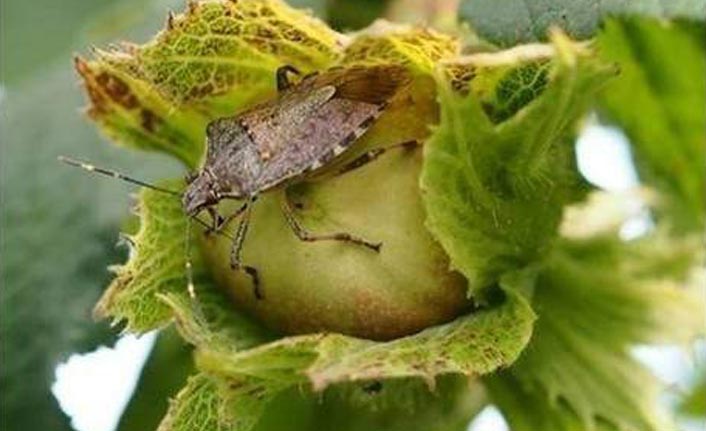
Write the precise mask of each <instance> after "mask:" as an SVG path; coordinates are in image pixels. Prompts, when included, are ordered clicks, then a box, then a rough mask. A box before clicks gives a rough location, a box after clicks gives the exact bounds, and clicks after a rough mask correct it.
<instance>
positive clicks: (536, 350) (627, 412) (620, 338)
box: [490, 234, 704, 431]
mask: <svg viewBox="0 0 706 431" xmlns="http://www.w3.org/2000/svg"><path fill="white" fill-rule="evenodd" d="M698 247H699V246H698V243H697V242H694V243H693V244H684V243H683V242H668V237H666V236H662V235H657V234H655V236H654V237H648V238H645V239H641V240H639V241H637V242H632V243H623V242H621V241H620V240H619V239H617V238H616V237H610V236H598V237H594V238H589V239H574V240H563V241H562V242H561V243H560V244H559V245H558V247H557V249H556V250H555V252H554V253H553V254H552V256H551V257H550V258H549V260H548V262H547V264H546V267H545V268H544V269H543V270H542V271H540V274H539V276H538V279H537V283H536V286H535V290H534V296H533V300H532V304H533V308H534V309H535V310H537V313H538V314H539V316H540V317H539V319H538V322H537V325H536V328H535V332H534V334H533V337H532V340H531V342H530V344H529V345H528V347H527V349H526V350H525V351H524V352H523V354H522V356H521V357H520V359H519V360H518V361H517V362H516V363H515V364H513V366H512V367H511V368H510V369H509V370H508V371H507V373H508V375H509V376H510V377H507V379H510V380H509V381H516V382H517V383H519V384H521V387H522V388H523V390H524V391H526V392H527V393H529V398H530V399H533V400H536V401H535V402H536V403H540V404H546V405H550V406H554V407H553V408H554V409H556V408H557V406H559V405H560V406H563V407H562V408H561V409H564V407H566V408H568V409H570V411H572V412H574V414H575V415H576V417H577V418H578V419H579V421H578V422H576V421H575V420H573V419H572V420H570V421H568V422H566V423H565V424H564V425H562V426H563V428H560V427H559V426H558V425H556V426H555V427H554V428H551V429H555V430H563V429H582V428H581V427H583V428H585V429H593V428H594V427H595V426H596V425H597V424H598V423H599V422H601V421H603V422H607V423H608V424H610V425H612V426H614V427H615V428H618V429H621V430H641V431H648V430H655V431H662V430H665V429H671V425H670V424H669V421H668V420H667V419H666V417H664V416H663V415H662V413H664V412H662V410H661V408H660V407H659V403H658V399H657V398H658V395H659V390H660V386H659V384H658V383H657V380H656V378H655V377H653V376H652V375H651V374H650V373H649V372H648V371H647V370H646V369H645V368H644V367H643V366H642V365H640V364H639V363H638V362H637V361H636V360H635V359H634V358H633V357H632V356H631V354H630V348H631V347H633V346H636V345H639V344H649V343H660V342H662V343H665V342H671V343H675V342H676V343H682V344H686V343H688V342H689V341H690V340H691V339H693V338H694V337H695V336H696V335H697V334H698V333H700V332H703V327H702V326H703V323H702V318H703V314H704V306H703V302H702V301H701V300H700V299H699V296H700V295H702V291H700V288H696V287H697V286H692V287H691V288H685V285H686V286H688V283H689V281H690V278H689V271H688V270H689V269H691V268H693V267H694V266H693V265H694V264H696V261H694V255H695V254H696V253H697V252H696V250H698ZM684 261H687V262H689V264H687V265H685V264H684ZM501 380H506V378H504V377H503V378H501ZM500 386H501V389H500V391H499V392H498V393H497V394H496V393H494V387H495V384H494V382H493V380H492V379H491V382H490V389H491V396H492V397H496V396H497V399H495V401H496V402H498V403H499V404H500V407H501V409H503V411H504V412H505V413H506V414H507V416H508V417H509V418H510V422H511V425H512V426H513V429H518V430H533V429H540V428H537V427H538V426H539V424H545V425H546V423H547V422H546V421H560V422H561V421H563V420H560V418H561V417H563V416H564V414H562V413H557V412H554V413H546V414H544V412H542V411H539V410H538V411H537V412H533V409H532V407H531V406H532V404H528V405H521V404H518V403H517V402H516V400H515V401H513V400H512V396H511V394H510V395H508V394H507V393H506V392H507V389H502V386H503V384H502V382H501V385H500ZM506 402H507V403H506ZM555 413H556V416H557V417H554V416H555ZM515 419H516V421H517V423H514V422H515ZM577 423H578V424H579V425H580V427H579V425H577ZM543 426H544V425H543ZM541 429H544V428H541Z"/></svg>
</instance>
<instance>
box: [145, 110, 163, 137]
mask: <svg viewBox="0 0 706 431" xmlns="http://www.w3.org/2000/svg"><path fill="white" fill-rule="evenodd" d="M161 122H162V119H161V118H159V117H158V116H157V115H155V113H154V112H152V111H150V110H149V109H147V108H142V109H141V110H140V125H141V126H142V128H143V129H145V130H146V131H148V132H150V133H152V132H154V130H155V129H156V127H157V125H158V124H159V123H161Z"/></svg>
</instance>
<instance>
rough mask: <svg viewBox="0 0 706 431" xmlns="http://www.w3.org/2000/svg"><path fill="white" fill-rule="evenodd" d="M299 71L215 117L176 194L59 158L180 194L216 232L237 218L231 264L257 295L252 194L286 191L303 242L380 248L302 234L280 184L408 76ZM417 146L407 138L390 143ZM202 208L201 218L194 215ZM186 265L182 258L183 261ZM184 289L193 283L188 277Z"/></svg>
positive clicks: (381, 104)
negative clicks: (267, 93)
mask: <svg viewBox="0 0 706 431" xmlns="http://www.w3.org/2000/svg"><path fill="white" fill-rule="evenodd" d="M290 74H295V75H299V71H297V70H296V69H295V68H293V67H292V66H283V67H281V68H279V69H278V70H277V72H276V84H277V90H278V94H277V97H275V98H272V99H271V100H268V101H265V102H263V103H261V104H258V105H256V106H254V107H252V108H250V109H248V110H246V111H244V112H242V113H240V114H238V115H235V116H233V117H226V118H220V119H217V120H215V121H212V122H211V123H209V125H208V126H207V129H206V143H207V152H206V160H205V162H204V164H203V166H202V167H201V169H200V170H199V171H198V172H196V173H194V174H192V175H189V177H188V178H187V188H186V191H185V192H184V193H183V194H180V193H177V192H174V191H170V190H165V189H162V188H159V187H155V186H152V185H150V184H147V183H145V182H143V181H139V180H135V179H132V178H129V177H126V176H124V175H122V174H119V173H117V172H114V171H109V170H106V169H101V168H96V167H94V166H92V165H88V164H85V163H81V162H76V161H73V160H71V159H66V158H62V160H63V161H65V162H67V163H70V164H72V165H75V166H79V167H83V168H84V169H88V170H90V171H94V172H98V173H102V174H106V175H110V176H114V177H117V178H121V179H123V180H126V181H129V182H132V183H135V184H138V185H142V186H146V187H150V188H153V189H156V190H159V191H163V192H167V193H171V194H175V195H178V196H180V198H181V200H182V205H183V208H184V211H185V213H186V214H187V215H188V216H189V219H194V220H196V221H198V222H199V223H201V224H204V225H207V226H208V229H207V233H209V232H211V233H213V232H215V233H219V234H223V233H222V230H223V228H224V226H226V225H227V224H228V223H229V222H230V221H232V220H234V219H236V218H238V217H240V222H239V225H238V228H237V229H236V233H235V236H234V237H233V238H232V241H233V244H232V248H231V257H230V264H231V267H232V268H233V269H234V270H243V271H245V272H246V273H247V274H248V275H250V277H251V278H252V281H253V286H254V293H255V296H256V297H257V298H258V299H261V298H262V293H261V292H260V289H259V279H258V272H257V270H256V269H255V268H253V267H251V266H248V265H245V264H243V263H242V261H241V257H240V254H241V249H242V246H243V241H244V240H245V236H246V233H247V230H248V225H249V222H250V214H251V209H252V207H253V204H254V203H255V201H256V200H257V197H258V195H259V194H261V193H264V192H267V191H269V190H273V189H278V188H279V189H285V199H284V203H283V205H282V210H283V214H284V217H285V220H286V221H287V223H288V224H289V226H290V227H291V228H292V230H293V231H294V233H295V234H296V236H297V237H298V238H299V239H301V240H303V241H319V240H336V241H345V242H350V243H352V244H357V245H360V246H363V247H366V248H368V249H370V250H372V251H375V252H379V250H380V247H381V246H382V244H381V243H376V242H371V241H369V240H367V239H364V238H361V237H358V236H355V235H353V234H350V233H345V232H337V233H330V234H325V235H317V234H312V233H310V232H308V231H307V230H306V229H305V228H304V227H303V226H302V225H301V224H300V223H299V222H298V220H297V219H296V217H295V215H294V210H293V208H292V206H291V205H290V203H289V202H288V200H287V198H286V188H287V187H288V186H289V185H291V184H294V183H296V182H299V181H304V180H305V179H307V178H309V175H310V174H313V173H318V172H319V171H320V170H322V169H323V168H325V167H327V166H328V165H330V162H331V161H332V160H333V159H334V158H336V156H338V155H340V154H342V153H344V152H345V151H346V150H347V149H348V148H350V146H351V144H353V143H354V142H355V141H357V140H358V138H360V137H361V136H362V135H363V134H364V133H365V132H366V131H367V130H368V129H369V128H370V127H371V126H372V125H373V124H374V123H375V120H376V119H377V118H378V117H379V116H380V114H382V112H383V111H384V110H385V108H386V106H387V104H388V102H389V101H390V100H391V99H392V98H393V97H394V96H395V95H396V94H397V93H398V91H399V90H400V89H401V88H402V87H404V86H405V85H407V84H408V82H409V75H408V73H407V71H406V69H405V68H404V67H402V66H393V65H385V66H370V67H350V68H334V69H330V70H328V71H326V72H323V73H320V74H310V75H307V76H305V77H303V78H302V79H301V80H300V81H299V82H297V83H292V82H290V80H289V75H290ZM414 145H417V143H416V142H414V141H413V142H406V143H403V144H398V145H395V146H393V147H400V148H403V147H404V148H406V147H411V146H414ZM389 148H392V147H387V148H378V149H374V150H372V151H370V152H368V153H366V154H363V155H362V156H360V157H358V158H357V159H354V160H353V161H351V162H350V163H348V164H346V165H344V166H343V168H342V169H340V170H339V173H343V172H347V171H349V170H351V169H355V168H358V167H360V166H362V165H364V164H366V163H368V162H370V161H372V160H374V159H375V158H377V157H378V156H380V155H381V154H382V153H384V152H385V151H386V150H387V149H389ZM223 199H234V200H239V201H243V204H242V205H241V207H240V208H239V209H238V210H237V211H235V212H234V213H232V214H229V215H227V216H226V217H223V216H221V215H220V214H218V212H217V210H216V205H217V204H218V203H219V202H220V201H221V200H223ZM202 211H206V212H207V213H208V214H209V215H210V216H211V223H207V222H205V221H203V220H201V219H200V218H198V215H199V214H200V213H201V212H202ZM188 265H190V264H189V263H188V262H187V266H188ZM189 287H190V293H191V294H192V296H193V286H192V284H191V282H190V286H189Z"/></svg>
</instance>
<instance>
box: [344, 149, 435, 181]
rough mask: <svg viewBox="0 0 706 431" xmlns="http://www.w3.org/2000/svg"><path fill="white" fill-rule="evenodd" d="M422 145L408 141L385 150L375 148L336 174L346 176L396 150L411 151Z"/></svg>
mask: <svg viewBox="0 0 706 431" xmlns="http://www.w3.org/2000/svg"><path fill="white" fill-rule="evenodd" d="M419 145H421V144H420V143H419V142H418V141H407V142H402V143H401V144H395V145H390V146H389V147H385V148H375V149H372V150H370V151H368V152H367V153H365V154H363V155H361V156H360V157H358V158H356V159H354V160H352V161H351V162H350V163H347V164H346V165H344V166H343V167H342V168H341V169H340V170H339V171H338V172H337V173H336V174H337V175H341V174H345V173H346V172H350V171H352V170H355V169H358V168H360V167H362V166H365V165H367V164H368V163H370V162H372V161H374V160H376V159H377V158H378V157H380V156H382V155H383V154H385V153H386V152H388V151H390V150H395V149H404V150H411V149H413V148H416V147H418V146H419Z"/></svg>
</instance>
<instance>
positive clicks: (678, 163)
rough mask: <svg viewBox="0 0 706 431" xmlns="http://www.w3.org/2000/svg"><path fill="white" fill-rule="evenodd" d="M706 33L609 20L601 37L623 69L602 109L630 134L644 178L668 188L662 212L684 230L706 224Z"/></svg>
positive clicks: (602, 100)
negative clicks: (705, 38) (705, 210)
mask: <svg viewBox="0 0 706 431" xmlns="http://www.w3.org/2000/svg"><path fill="white" fill-rule="evenodd" d="M705 36H706V34H704V31H703V28H702V27H698V28H697V27H696V26H690V25H687V24H683V23H682V24H678V23H672V24H665V23H663V22H657V21H651V20H638V19H633V20H622V21H618V20H611V21H609V22H608V23H606V27H605V30H604V31H603V32H602V33H601V34H600V35H599V37H598V45H599V47H600V50H601V53H602V56H603V57H605V58H606V59H608V60H611V61H615V62H618V63H619V64H620V68H621V76H620V77H619V79H617V80H616V81H615V82H613V83H612V85H610V86H609V87H607V88H606V89H605V91H603V92H602V93H601V97H600V104H599V108H600V113H601V114H602V115H603V116H604V117H605V118H606V120H607V121H610V122H613V123H615V124H616V125H618V126H619V127H621V128H622V129H623V130H624V131H625V133H626V134H627V136H628V138H630V141H631V144H632V149H633V152H634V156H635V161H636V165H637V169H638V172H639V174H640V177H641V180H642V181H643V182H644V183H645V184H647V185H648V186H650V187H653V188H655V189H656V190H657V191H658V192H660V199H661V200H662V203H661V205H658V206H657V208H656V211H657V215H658V216H659V217H664V218H667V219H668V220H669V221H670V223H671V224H672V225H673V226H674V227H675V228H676V229H677V230H679V231H681V232H688V231H698V232H702V231H703V229H704V226H705V217H704V205H706V203H705V202H706V201H705V199H706V198H705V197H706V186H705V185H706V171H705V170H704V169H703V167H704V166H705V165H706V146H704V142H706V80H704V76H706V54H704V49H703V40H704V37H705ZM638 107H639V109H636V108H638Z"/></svg>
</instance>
